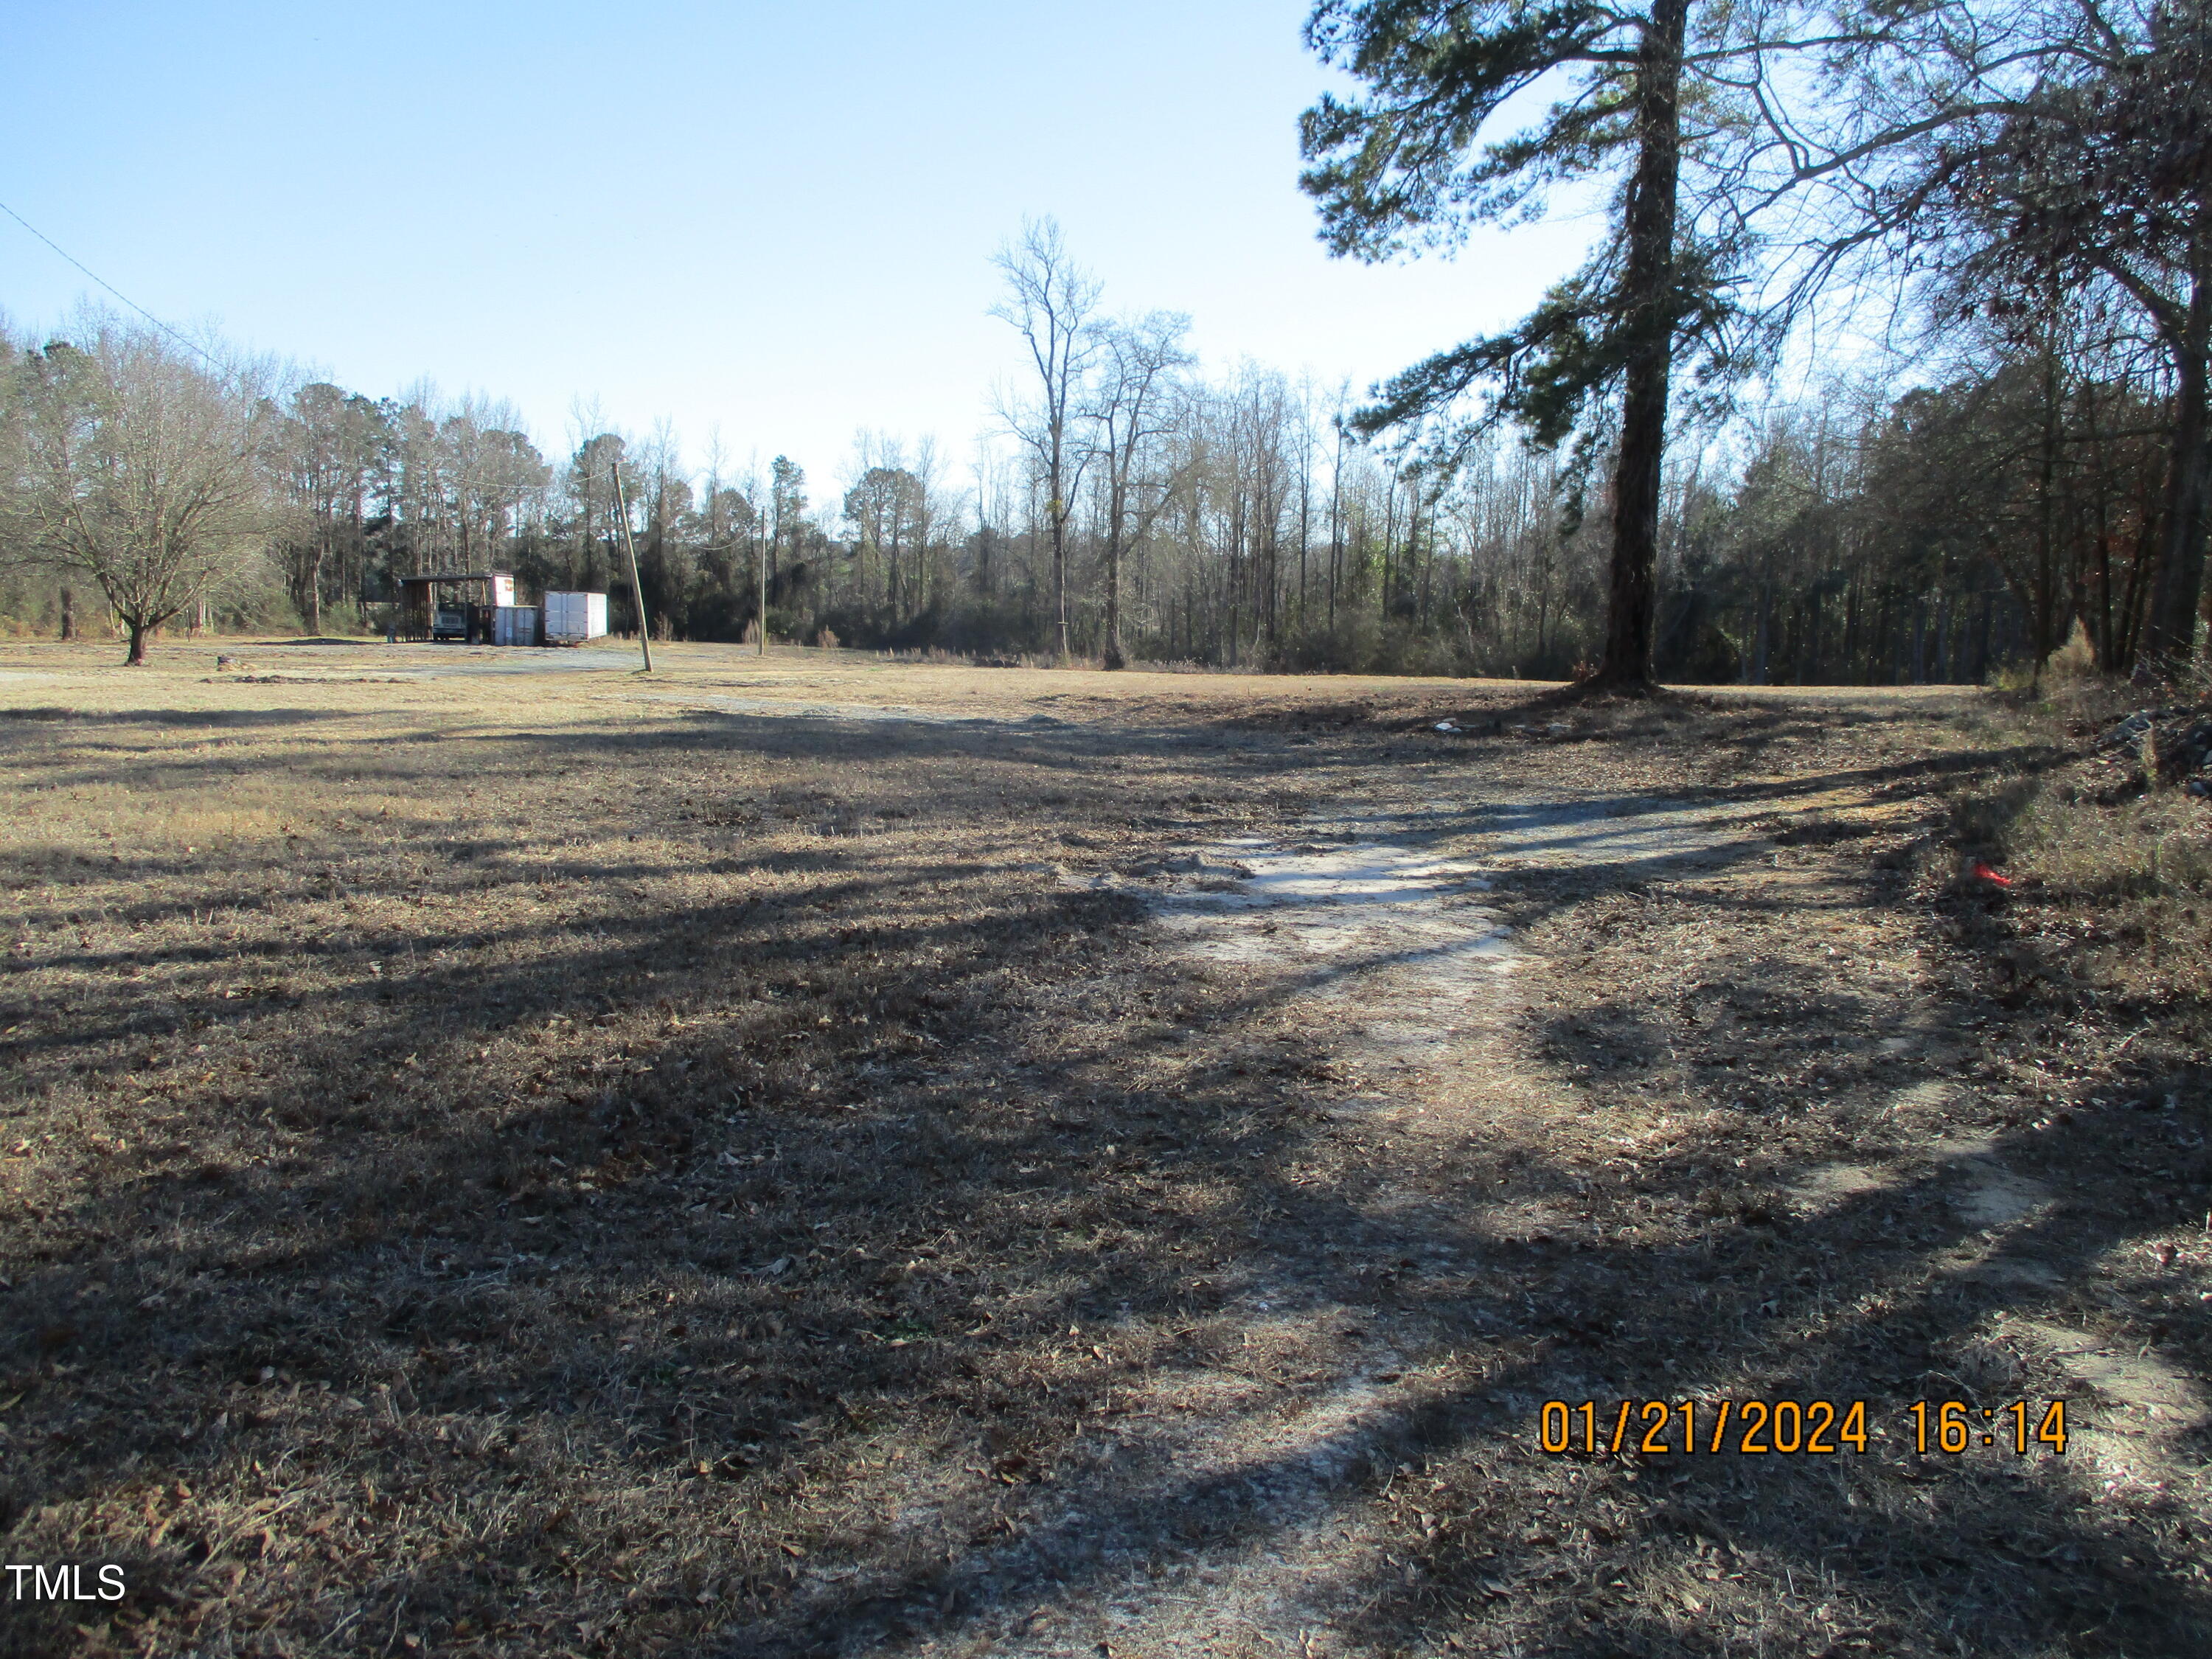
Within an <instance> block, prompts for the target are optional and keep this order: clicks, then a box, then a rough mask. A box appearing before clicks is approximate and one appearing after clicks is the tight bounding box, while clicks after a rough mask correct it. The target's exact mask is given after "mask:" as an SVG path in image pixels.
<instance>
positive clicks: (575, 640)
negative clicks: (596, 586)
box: [544, 593, 607, 645]
mask: <svg viewBox="0 0 2212 1659" xmlns="http://www.w3.org/2000/svg"><path fill="white" fill-rule="evenodd" d="M606 631H607V596H606V595H605V594H604V593H548V594H547V595H546V596H545V633H544V640H545V643H546V644H548V645H581V644H583V643H584V641H586V640H596V639H599V638H601V637H603V636H604V635H605V633H606Z"/></svg>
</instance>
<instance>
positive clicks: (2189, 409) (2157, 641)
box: [2137, 276, 2212, 661]
mask: <svg viewBox="0 0 2212 1659" xmlns="http://www.w3.org/2000/svg"><path fill="white" fill-rule="evenodd" d="M2208 346H2212V281H2208V280H2206V279H2204V278H2203V277H2202V276H2200V278H2199V280H2198V281H2197V283H2196V285H2195V287H2194V289H2192V291H2191V295H2190V301H2189V318H2188V321H2187V323H2186V324H2185V337H2184V338H2183V340H2182V342H2181V350H2180V352H2179V354H2178V355H2179V359H2180V361H2179V362H2178V363H2177V364H2176V365H2175V367H2176V369H2177V370H2178V373H2177V375H2176V385H2175V387H2174V404H2175V407H2174V413H2173V457H2172V460H2171V461H2170V462H2169V463H2168V464H2167V467H2166V501H2165V506H2164V510H2163V512H2161V513H2160V515H2159V516H2160V520H2162V523H2161V525H2160V532H2161V533H2160V538H2159V550H2158V574H2157V575H2156V577H2155V579H2154V581H2153V584H2152V587H2151V596H2150V615H2149V616H2148V617H2147V618H2146V619H2145V625H2144V628H2143V631H2142V644H2141V646H2140V647H2139V648H2138V652H2137V654H2138V655H2140V656H2143V657H2149V658H2154V659H2155V658H2161V657H2162V658H2166V659H2172V660H2177V661H2179V660H2183V659H2186V658H2187V657H2188V656H2189V655H2190V653H2191V652H2192V651H2193V650H2194V649H2195V648H2196V644H2197V604H2198V601H2199V600H2200V599H2201V598H2202V597H2203V588H2204V528H2205V526H2204V520H2205V507H2206V501H2205V497H2206V495H2207V493H2208V487H2212V476H2208V475H2212V453H2208V450H2207V447H2206V438H2207V432H2206V420H2205V415H2206V410H2205V403H2206V384H2205V374H2206V365H2205V354H2206V350H2207V348H2208Z"/></svg>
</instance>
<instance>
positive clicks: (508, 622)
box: [491, 605, 538, 645]
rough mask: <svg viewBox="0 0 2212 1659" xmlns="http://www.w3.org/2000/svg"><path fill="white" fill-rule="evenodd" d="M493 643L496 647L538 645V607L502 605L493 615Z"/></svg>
mask: <svg viewBox="0 0 2212 1659" xmlns="http://www.w3.org/2000/svg"><path fill="white" fill-rule="evenodd" d="M491 642H492V643H493V644H494V645H535V644H537V643H538V607H537V606H536V605H500V606H499V607H497V608H496V609H495V610H494V611H492V613H491Z"/></svg>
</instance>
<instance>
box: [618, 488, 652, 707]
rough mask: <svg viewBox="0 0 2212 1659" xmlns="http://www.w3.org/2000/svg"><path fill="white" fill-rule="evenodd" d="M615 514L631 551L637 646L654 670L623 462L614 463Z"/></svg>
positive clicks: (630, 578) (630, 591)
mask: <svg viewBox="0 0 2212 1659" xmlns="http://www.w3.org/2000/svg"><path fill="white" fill-rule="evenodd" d="M614 470H615V516H616V517H617V518H618V519H620V520H622V532H623V547H624V548H625V549H627V550H629V597H630V603H631V604H633V605H635V606H636V607H637V648H638V649H639V650H640V651H641V652H643V653H645V671H646V672H647V673H648V674H650V673H651V672H653V623H652V621H651V619H650V618H649V617H647V616H646V614H645V582H644V580H643V579H642V578H641V577H640V576H639V575H638V574H637V543H636V541H635V538H632V537H631V535H630V533H629V501H627V500H626V499H625V498H624V497H623V483H622V463H621V462H620V461H617V462H615V463H614Z"/></svg>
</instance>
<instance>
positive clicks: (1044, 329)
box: [991, 218, 1099, 657]
mask: <svg viewBox="0 0 2212 1659" xmlns="http://www.w3.org/2000/svg"><path fill="white" fill-rule="evenodd" d="M994 263H995V264H997V265H998V267H999V270H1000V271H1001V272H1002V273H1003V274H1004V275H1005V276H1006V298H1005V299H1004V300H1002V301H1000V302H999V303H998V304H997V305H995V306H994V307H991V314H992V315H993V316H994V317H996V318H998V319H1000V320H1001V321H1003V322H1007V323H1011V324H1012V325H1013V326H1014V327H1015V328H1017V329H1018V330H1019V331H1021V336H1022V339H1023V341H1024V343H1025V344H1027V346H1028V347H1029V351H1030V362H1031V363H1032V364H1033V365H1034V366H1035V368H1036V375H1037V392H1038V401H1037V403H1036V405H1035V406H1034V407H1031V408H1029V409H1025V410H1024V409H1008V410H1001V413H1002V414H1003V415H1004V416H1005V417H1006V423H1007V425H1008V426H1010V427H1012V428H1013V431H1014V434H1015V435H1016V436H1017V437H1018V438H1019V439H1020V440H1021V441H1022V442H1023V443H1024V445H1026V446H1027V447H1028V448H1029V450H1030V453H1031V455H1032V456H1033V458H1034V459H1035V460H1036V467H1037V471H1038V472H1039V473H1040V474H1041V475H1042V481H1043V483H1044V486H1045V524H1046V528H1047V531H1048V533H1049V535H1050V537H1051V539H1052V578H1053V590H1054V601H1055V603H1056V604H1057V605H1058V608H1059V624H1058V625H1059V633H1060V655H1061V656H1063V657H1065V656H1066V655H1067V654H1068V641H1067V520H1068V517H1069V515H1070V514H1071V513H1073V511H1074V507H1075V491H1076V488H1077V486H1078V485H1079V484H1080V483H1082V481H1083V473H1084V469H1085V465H1087V464H1088V462H1089V460H1090V458H1091V450H1090V448H1089V447H1087V446H1086V445H1085V444H1083V443H1082V442H1080V441H1079V440H1078V439H1077V436H1076V435H1075V432H1074V422H1077V421H1078V420H1079V419H1081V418H1082V414H1081V405H1082V386H1083V381H1084V377H1085V374H1088V372H1089V370H1090V368H1091V363H1092V362H1093V360H1094V359H1095V358H1096V357H1097V353H1098V345H1099V340H1098V336H1097V331H1095V330H1094V329H1092V327H1091V313H1093V312H1094V311H1096V310H1097V306H1098V292H1099V285H1098V282H1097V278H1095V277H1093V276H1091V274H1090V273H1089V272H1088V271H1085V270H1084V269H1083V268H1082V267H1081V266H1079V265H1078V264H1076V263H1075V261H1074V259H1073V258H1071V257H1070V255H1069V253H1068V252H1067V246H1066V241H1065V240H1063V239H1062V237H1061V236H1060V225H1059V223H1058V222H1057V221H1055V220H1053V219H1050V218H1046V219H1041V220H1032V221H1030V222H1027V223H1025V224H1024V225H1023V227H1022V234H1021V235H1020V236H1019V237H1018V239H1017V240H1014V241H1012V242H1010V243H1008V244H1007V245H1006V246H1004V247H1002V248H1000V250H999V254H998V258H997V259H996V260H995V261H994Z"/></svg>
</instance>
